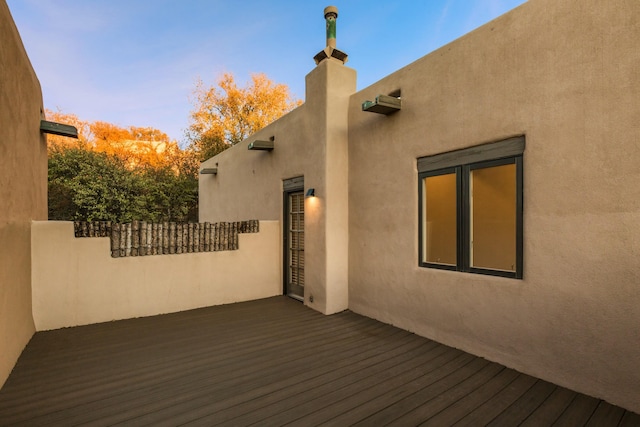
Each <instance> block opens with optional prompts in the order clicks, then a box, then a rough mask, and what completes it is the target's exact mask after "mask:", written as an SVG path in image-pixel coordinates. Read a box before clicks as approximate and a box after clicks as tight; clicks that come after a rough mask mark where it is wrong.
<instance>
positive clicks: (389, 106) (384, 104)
mask: <svg viewBox="0 0 640 427" xmlns="http://www.w3.org/2000/svg"><path fill="white" fill-rule="evenodd" d="M401 108H402V101H401V100H400V98H399V97H395V96H390V95H378V96H376V99H375V101H364V102H363V103H362V111H368V112H370V113H378V114H384V115H389V114H392V113H395V112H396V111H399V110H400V109H401Z"/></svg>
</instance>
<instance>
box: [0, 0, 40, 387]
mask: <svg viewBox="0 0 640 427" xmlns="http://www.w3.org/2000/svg"><path fill="white" fill-rule="evenodd" d="M0 106H1V107H0V387H1V386H2V385H3V384H4V382H5V381H6V379H7V377H8V376H9V373H10V372H11V370H12V369H13V366H14V364H15V362H16V360H17V359H18V357H19V356H20V353H21V352H22V349H23V348H24V347H25V345H26V344H27V342H28V341H29V339H30V338H31V336H32V335H33V333H34V324H33V317H32V315H31V243H30V242H31V240H30V239H31V228H30V227H31V224H30V223H31V220H32V219H46V218H47V147H46V141H45V138H44V137H43V136H42V135H41V134H40V119H41V115H42V93H41V90H40V83H39V82H38V79H37V77H36V75H35V73H34V71H33V68H32V67H31V63H30V62H29V58H28V57H27V54H26V52H25V50H24V46H23V45H22V40H21V39H20V35H19V34H18V30H17V29H16V26H15V24H14V22H13V19H12V18H11V14H10V12H9V8H8V7H7V4H6V2H5V1H4V0H0Z"/></svg>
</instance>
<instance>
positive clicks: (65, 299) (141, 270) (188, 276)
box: [32, 221, 282, 331]
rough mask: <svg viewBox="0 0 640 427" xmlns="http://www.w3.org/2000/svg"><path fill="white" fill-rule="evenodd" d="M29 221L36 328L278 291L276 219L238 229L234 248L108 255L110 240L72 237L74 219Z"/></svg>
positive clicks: (152, 312)
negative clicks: (256, 228) (244, 230)
mask: <svg viewBox="0 0 640 427" xmlns="http://www.w3.org/2000/svg"><path fill="white" fill-rule="evenodd" d="M32 227H33V228H32V246H33V247H32V250H33V317H34V319H35V325H36V329H37V330H38V331H41V330H48V329H56V328H62V327H67V326H77V325H86V324H90V323H98V322H105V321H111V320H118V319H127V318H133V317H142V316H152V315H155V314H161V313H170V312H176V311H182V310H189V309H193V308H198V307H206V306H212V305H219V304H228V303H233V302H240V301H248V300H253V299H259V298H266V297H270V296H274V295H279V294H281V293H282V292H281V285H280V283H281V279H280V226H279V224H278V222H277V221H261V222H260V232H259V233H243V234H240V235H239V239H240V240H239V249H238V250H235V251H221V252H205V253H191V254H179V255H156V256H144V257H127V258H111V255H110V250H109V239H108V238H75V237H74V233H73V223H72V222H63V221H48V222H34V223H33V226H32Z"/></svg>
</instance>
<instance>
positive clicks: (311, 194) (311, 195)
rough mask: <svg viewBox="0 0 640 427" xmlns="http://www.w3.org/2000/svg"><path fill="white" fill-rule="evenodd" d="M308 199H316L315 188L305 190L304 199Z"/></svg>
mask: <svg viewBox="0 0 640 427" xmlns="http://www.w3.org/2000/svg"><path fill="white" fill-rule="evenodd" d="M309 197H316V189H315V188H310V189H308V190H307V193H306V194H305V195H304V198H305V199H308V198H309Z"/></svg>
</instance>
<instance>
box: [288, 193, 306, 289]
mask: <svg viewBox="0 0 640 427" xmlns="http://www.w3.org/2000/svg"><path fill="white" fill-rule="evenodd" d="M284 200H285V227H284V235H285V236H284V237H285V242H284V243H285V244H284V248H285V254H284V258H285V263H284V268H285V274H284V277H285V284H284V292H285V294H286V295H288V296H290V297H291V298H295V299H298V300H300V301H304V187H303V188H302V189H296V190H292V191H286V192H285V197H284Z"/></svg>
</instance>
